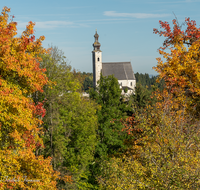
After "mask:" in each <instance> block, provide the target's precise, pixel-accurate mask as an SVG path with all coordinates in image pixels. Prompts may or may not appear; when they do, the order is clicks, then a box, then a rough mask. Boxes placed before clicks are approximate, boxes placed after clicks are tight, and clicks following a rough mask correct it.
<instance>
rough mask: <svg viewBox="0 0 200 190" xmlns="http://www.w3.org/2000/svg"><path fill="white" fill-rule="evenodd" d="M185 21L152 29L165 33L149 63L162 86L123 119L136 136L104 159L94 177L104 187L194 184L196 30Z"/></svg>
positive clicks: (196, 171) (196, 170)
mask: <svg viewBox="0 0 200 190" xmlns="http://www.w3.org/2000/svg"><path fill="white" fill-rule="evenodd" d="M185 23H186V29H185V30H182V29H181V26H179V25H178V24H177V21H176V20H174V21H173V29H171V27H170V25H169V24H168V23H167V22H162V21H160V24H161V28H164V31H163V30H161V31H159V30H156V29H155V30H154V31H155V33H159V34H160V35H164V36H165V37H167V39H166V40H165V41H164V44H163V47H161V48H160V50H159V52H160V54H161V55H163V57H164V58H165V61H162V60H161V58H158V59H157V60H158V65H157V67H155V70H156V71H158V72H159V74H160V76H159V78H160V79H163V80H164V81H165V88H164V90H163V91H159V90H157V91H156V92H155V94H154V96H155V97H156V98H157V102H156V104H154V105H152V106H150V105H149V106H147V107H146V110H144V111H143V113H141V112H140V113H136V114H135V117H134V120H133V121H134V122H130V120H128V121H127V123H125V126H126V127H125V130H126V131H127V133H128V134H129V135H133V136H134V137H136V138H135V139H134V140H133V141H129V142H130V143H131V144H132V146H130V147H129V149H128V150H127V152H126V153H125V154H124V155H123V157H122V158H113V159H112V162H107V163H105V165H104V172H103V174H104V175H101V176H99V178H98V179H99V182H100V183H101V185H102V187H103V188H105V189H199V188H200V183H199V175H200V170H199V168H200V161H199V160H200V156H199V155H200V154H199V141H200V138H199V137H200V136H199V132H200V128H199V113H198V109H199V105H198V102H199V101H198V99H199V90H200V88H199V82H198V81H199V58H198V57H199V30H200V29H199V28H197V27H196V23H195V21H191V20H190V19H186V22H185ZM186 45H187V46H188V47H186ZM168 47H170V48H169V49H168V50H165V49H166V48H168ZM138 130H139V133H137V134H136V133H135V132H136V131H138ZM116 174H117V175H116Z"/></svg>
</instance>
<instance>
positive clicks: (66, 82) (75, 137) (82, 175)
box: [34, 47, 97, 189]
mask: <svg viewBox="0 0 200 190" xmlns="http://www.w3.org/2000/svg"><path fill="white" fill-rule="evenodd" d="M42 58H43V61H42V63H41V67H45V68H46V69H47V72H46V74H47V76H48V78H49V79H50V80H51V81H52V84H51V85H50V86H46V87H45V89H44V93H43V95H41V94H34V97H35V101H38V100H39V99H40V98H46V101H45V108H46V116H45V117H44V119H43V125H42V127H43V129H44V134H43V139H44V145H45V149H44V150H38V154H43V155H44V156H46V157H48V156H51V157H52V158H53V159H52V164H53V167H54V170H57V171H59V172H60V173H61V179H60V180H59V181H58V188H59V189H62V188H64V189H78V187H79V186H84V185H83V184H87V183H88V182H87V178H88V177H87V175H89V174H88V171H87V169H88V164H89V162H90V161H91V160H93V156H94V150H95V145H96V142H97V140H96V131H95V130H96V129H97V128H96V127H97V116H96V105H95V104H94V103H93V102H92V101H89V100H85V99H84V98H83V97H81V93H80V89H81V84H80V83H79V81H78V80H77V78H76V76H75V75H74V74H73V73H72V72H71V67H70V66H69V65H68V64H67V62H66V60H65V56H64V55H63V53H62V51H60V50H58V49H57V48H56V47H53V48H52V50H51V54H50V56H49V55H43V56H42ZM42 96H43V97H42ZM70 182H71V183H70Z"/></svg>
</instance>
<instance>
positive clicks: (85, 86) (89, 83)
mask: <svg viewBox="0 0 200 190" xmlns="http://www.w3.org/2000/svg"><path fill="white" fill-rule="evenodd" d="M92 87H93V77H92V76H88V77H86V78H85V80H84V82H83V90H84V91H85V92H86V91H88V90H89V88H92Z"/></svg>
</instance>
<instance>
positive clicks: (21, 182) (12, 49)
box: [0, 7, 58, 189]
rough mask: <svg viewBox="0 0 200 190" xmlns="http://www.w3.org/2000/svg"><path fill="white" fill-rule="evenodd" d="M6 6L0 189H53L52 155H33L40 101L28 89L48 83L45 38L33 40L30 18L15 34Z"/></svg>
mask: <svg viewBox="0 0 200 190" xmlns="http://www.w3.org/2000/svg"><path fill="white" fill-rule="evenodd" d="M9 12H10V9H9V8H7V7H4V8H3V10H2V13H1V15H0V127H1V128H0V158H1V159H0V174H1V175H0V188H1V189H18V188H20V189H56V178H57V177H58V174H57V173H55V172H54V171H53V169H52V166H51V159H50V158H47V159H44V158H43V157H42V156H35V154H34V151H35V150H36V147H38V146H42V140H41V139H40V138H39V133H40V130H39V128H38V125H39V124H40V123H41V122H42V121H41V120H40V119H39V116H40V115H41V116H44V114H45V110H44V109H43V106H42V103H38V104H37V105H35V104H34V103H33V100H32V99H31V93H34V92H36V91H41V92H42V91H43V90H42V88H43V86H44V85H45V84H47V83H48V79H47V77H46V75H45V69H41V68H40V64H39V61H40V57H39V55H40V54H44V53H46V50H45V49H43V48H42V46H41V45H42V41H43V40H44V37H43V36H42V37H40V38H39V39H36V40H35V36H34V35H33V34H34V29H33V28H34V23H32V22H29V24H28V26H27V28H26V31H24V32H23V33H22V34H21V36H20V37H16V35H17V28H16V25H17V23H16V22H13V21H11V22H10V23H9V22H8V18H9V15H8V13H9Z"/></svg>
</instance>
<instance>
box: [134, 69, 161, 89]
mask: <svg viewBox="0 0 200 190" xmlns="http://www.w3.org/2000/svg"><path fill="white" fill-rule="evenodd" d="M135 78H136V84H141V85H142V86H143V87H146V86H147V87H148V89H149V90H152V85H154V86H157V87H158V88H159V89H160V90H162V89H163V87H164V80H161V81H160V82H159V83H157V82H156V80H157V78H158V76H152V77H150V76H149V74H147V73H145V74H142V73H138V72H137V73H135Z"/></svg>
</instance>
